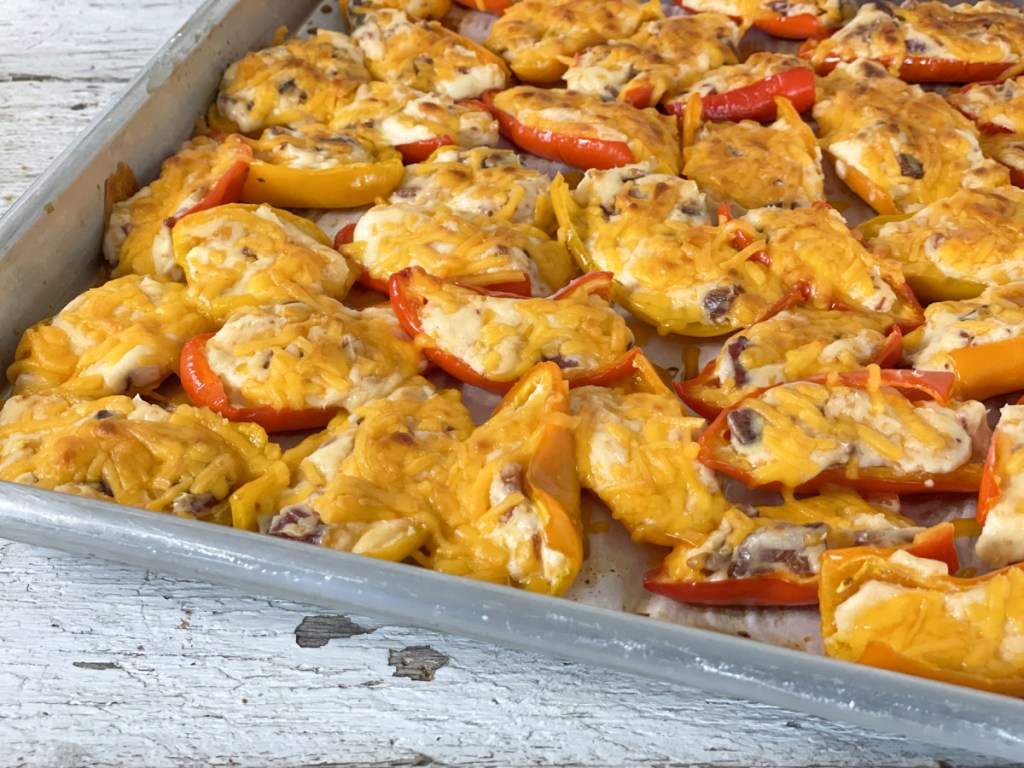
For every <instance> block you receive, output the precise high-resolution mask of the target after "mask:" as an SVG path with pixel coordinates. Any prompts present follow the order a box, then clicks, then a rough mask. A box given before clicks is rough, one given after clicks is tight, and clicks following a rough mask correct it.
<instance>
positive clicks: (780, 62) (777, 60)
mask: <svg viewBox="0 0 1024 768" xmlns="http://www.w3.org/2000/svg"><path fill="white" fill-rule="evenodd" d="M798 67H805V68H806V67H807V62H806V61H804V60H803V59H798V58H797V57H796V56H790V55H788V54H784V53H775V52H774V51H758V52H757V53H752V54H750V56H749V57H747V59H746V60H745V61H744V62H743V63H742V64H734V65H732V66H727V67H719V68H718V69H713V70H712V71H711V72H709V73H708V74H707V75H705V76H704V77H702V78H700V79H699V80H695V81H693V82H691V83H689V84H688V86H687V87H686V88H685V90H684V93H699V94H700V95H701V96H708V95H710V94H712V93H726V92H727V91H734V90H736V89H737V88H743V87H744V86H747V85H751V84H753V83H756V82H758V81H759V80H764V79H765V78H766V77H772V76H774V75H778V74H781V73H782V72H788V71H789V70H791V69H796V68H798ZM673 96H676V94H673ZM679 98H682V95H679ZM679 98H673V99H672V100H673V101H677V100H679Z"/></svg>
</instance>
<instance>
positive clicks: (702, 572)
mask: <svg viewBox="0 0 1024 768" xmlns="http://www.w3.org/2000/svg"><path fill="white" fill-rule="evenodd" d="M920 531H921V529H920V528H917V527H915V526H914V523H913V521H911V520H909V519H908V518H906V517H903V516H902V515H899V514H897V513H895V512H893V511H892V510H890V509H887V508H886V507H883V506H880V505H877V504H871V503H869V502H867V501H865V500H864V499H863V498H861V497H860V496H858V495H857V494H856V493H853V492H851V491H843V490H836V491H832V492H830V493H827V494H823V495H821V496H812V497H810V498H807V499H799V500H797V499H790V500H788V501H786V502H784V503H783V504H781V505H779V506H775V507H744V508H743V509H742V510H740V509H738V508H737V507H733V506H730V507H729V508H728V509H726V510H725V513H724V515H723V516H722V521H721V523H720V524H719V526H718V528H717V529H716V530H714V531H712V532H710V533H709V534H707V535H706V536H702V537H697V539H696V540H695V541H693V542H688V543H684V544H682V545H680V546H677V547H676V548H675V549H673V550H672V553H671V554H669V556H668V557H667V558H665V564H664V566H663V567H664V571H665V576H666V577H667V578H668V579H669V580H671V581H686V582H695V581H721V580H723V579H744V578H754V577H758V576H783V577H790V578H795V579H807V578H814V577H816V576H817V575H818V572H819V569H820V566H821V556H822V554H823V553H824V552H825V551H826V550H827V549H836V548H842V547H850V546H859V545H864V544H870V545H872V546H882V547H889V546H896V545H899V544H909V543H910V542H911V541H913V538H914V536H915V534H917V533H918V532H920Z"/></svg>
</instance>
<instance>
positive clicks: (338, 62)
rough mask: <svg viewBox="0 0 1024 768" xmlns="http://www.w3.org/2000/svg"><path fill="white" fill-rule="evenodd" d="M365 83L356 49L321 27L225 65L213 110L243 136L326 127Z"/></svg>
mask: <svg viewBox="0 0 1024 768" xmlns="http://www.w3.org/2000/svg"><path fill="white" fill-rule="evenodd" d="M369 79H370V73H369V72H368V71H367V70H366V67H365V66H363V54H362V52H361V51H360V50H359V47H358V46H357V45H356V44H355V43H354V42H353V41H352V40H351V39H350V38H349V37H348V36H347V35H344V34H342V33H341V32H332V31H330V30H326V29H321V30H317V33H316V35H314V36H313V37H310V38H308V39H306V40H298V39H291V40H288V41H286V42H285V43H284V44H282V45H275V46H273V47H271V48H265V49H263V50H261V51H254V52H251V53H247V54H246V55H245V57H244V58H243V59H241V60H239V61H236V62H235V63H234V64H232V65H231V66H229V67H228V68H227V70H226V71H225V72H224V78H223V80H222V81H221V85H220V93H219V94H218V96H217V109H218V110H219V112H220V114H221V115H222V116H223V117H225V118H227V119H228V120H230V121H232V122H234V123H235V124H236V125H237V126H238V128H239V129H240V130H241V131H242V132H243V133H252V132H254V131H261V130H263V129H264V128H266V127H268V126H271V125H291V126H294V125H298V124H301V123H326V122H327V121H328V120H329V119H330V117H331V115H332V114H333V113H334V111H335V109H336V108H337V107H338V106H340V105H341V104H344V103H345V102H346V101H347V100H348V99H349V98H350V97H351V96H352V94H353V93H354V92H355V91H356V89H357V88H358V87H359V86H360V85H362V84H363V83H365V82H367V81H368V80H369Z"/></svg>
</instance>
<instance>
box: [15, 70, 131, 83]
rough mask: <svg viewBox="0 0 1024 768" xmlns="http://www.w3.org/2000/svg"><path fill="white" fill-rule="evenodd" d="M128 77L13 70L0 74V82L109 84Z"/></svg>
mask: <svg viewBox="0 0 1024 768" xmlns="http://www.w3.org/2000/svg"><path fill="white" fill-rule="evenodd" d="M124 79H126V78H116V77H60V76H58V75H40V74H36V73H33V72H11V73H10V74H8V75H3V76H0V83H100V84H103V85H109V84H110V83H112V82H121V80H124Z"/></svg>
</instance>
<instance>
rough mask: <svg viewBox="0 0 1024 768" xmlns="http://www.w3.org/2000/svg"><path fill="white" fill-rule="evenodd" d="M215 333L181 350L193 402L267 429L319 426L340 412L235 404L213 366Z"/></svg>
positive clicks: (187, 389)
mask: <svg viewBox="0 0 1024 768" xmlns="http://www.w3.org/2000/svg"><path fill="white" fill-rule="evenodd" d="M213 335H214V334H212V333H204V334H201V335H199V336H193V337H192V338H191V339H189V340H188V341H187V342H185V346H184V347H183V348H182V350H181V384H182V386H183V387H184V388H185V394H187V395H188V398H189V400H191V401H192V403H193V404H194V405H197V406H201V407H206V408H209V409H210V410H211V411H213V412H214V413H217V414H220V415H221V416H223V417H224V418H225V419H228V420H229V421H251V422H254V423H256V424H259V425H260V426H261V427H263V428H264V429H265V430H267V432H292V431H295V430H302V429H319V428H320V427H323V426H325V425H326V424H327V422H329V421H330V420H331V418H332V417H333V416H334V415H335V414H336V413H337V412H338V409H337V408H307V409H302V410H294V409H291V408H272V407H269V406H236V405H232V404H231V401H230V399H229V398H228V395H227V392H225V390H224V382H222V381H221V380H220V377H219V376H218V375H217V374H216V373H214V371H213V369H212V368H211V367H210V361H209V360H208V359H207V356H206V346H207V343H208V342H209V340H210V339H211V338H212V337H213Z"/></svg>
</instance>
